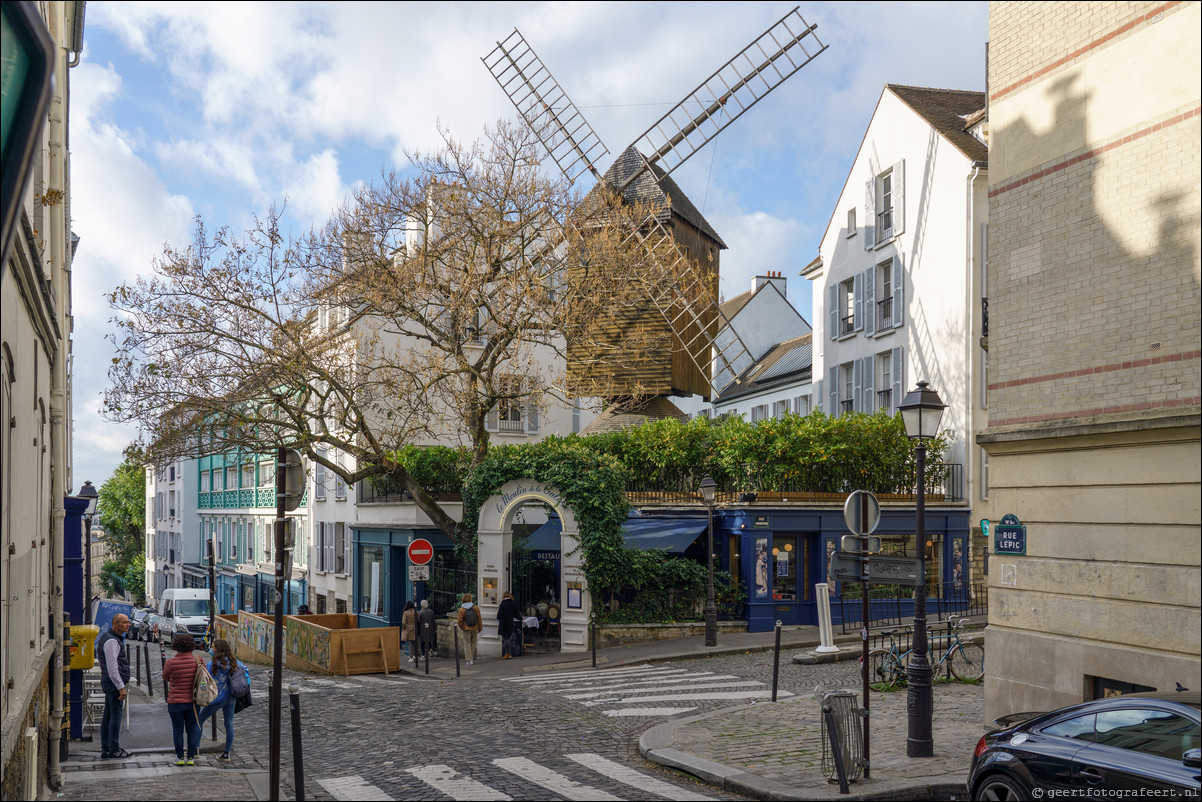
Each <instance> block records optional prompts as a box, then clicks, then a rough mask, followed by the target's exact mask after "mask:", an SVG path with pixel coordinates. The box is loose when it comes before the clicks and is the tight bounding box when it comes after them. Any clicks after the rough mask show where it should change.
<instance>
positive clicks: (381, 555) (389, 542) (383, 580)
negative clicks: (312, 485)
mask: <svg viewBox="0 0 1202 802" xmlns="http://www.w3.org/2000/svg"><path fill="white" fill-rule="evenodd" d="M351 538H352V544H353V548H354V555H355V558H354V566H353V574H352V576H353V577H354V593H353V604H354V610H353V612H355V613H357V614H358V615H359V626H360V627H399V626H400V625H401V613H402V612H404V609H405V602H406V601H409V600H412V601H419V600H421V599H425V598H427V597H428V596H429V593H430V588H429V587H428V586H429V583H428V582H426V581H423V580H416V581H414V580H410V579H409V567H410V565H411V563H410V562H409V557H408V549H409V544H410V543H412V542H413V541H414V540H416V539H418V538H424V539H425V540H428V541H430V543H431V544H432V545H433V546H434V559H433V560H432V561H431V564H433V565H435V566H437V565H440V564H443V563H444V562H446V561H448V560H449V559H450V558H451V555H452V545H451V539H450V538H449V537H447V536H446V535H445V534H443V533H442V532H441V531H439V530H437V529H405V528H401V527H393V526H372V525H363V524H356V525H354V526H352V527H351Z"/></svg>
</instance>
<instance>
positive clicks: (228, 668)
mask: <svg viewBox="0 0 1202 802" xmlns="http://www.w3.org/2000/svg"><path fill="white" fill-rule="evenodd" d="M212 654H213V659H212V660H210V661H209V665H208V668H209V673H210V674H212V675H213V679H215V680H217V698H216V699H214V700H213V702H212V704H210V705H209V706H208V707H206V708H204V709H203V710H201V711H200V723H201V725H203V724H204V723H205V721H207V720H208V718H209V716H213V715H216V714H217V711H218V710H220V711H221V714H222V719H223V721H224V723H225V751H224V752H222V753H221V759H222V760H229V759H230V751H231V750H232V749H233V748H234V712H235V710H234V708H235V706H236V705H237V703H238V699H239V698H240V697H242V696H244V695H246V694H248V693H250V670H249V669H248V668H247V667H246V666H245V665H244V664H242V663H239V662H238V661H237V660H235V659H234V653H233V651H232V650H231V649H230V644H229V641H227V640H225V639H223V638H218V639H217V640H215V641H213V652H212Z"/></svg>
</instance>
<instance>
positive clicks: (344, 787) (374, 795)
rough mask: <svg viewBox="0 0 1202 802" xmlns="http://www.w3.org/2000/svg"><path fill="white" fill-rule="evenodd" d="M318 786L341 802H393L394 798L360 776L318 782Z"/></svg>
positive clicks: (332, 778) (333, 778)
mask: <svg viewBox="0 0 1202 802" xmlns="http://www.w3.org/2000/svg"><path fill="white" fill-rule="evenodd" d="M317 784H318V785H320V786H321V787H322V788H324V789H326V791H327V792H328V793H329V795H330V796H332V797H334V798H335V799H340V800H359V799H362V800H366V801H367V802H392V797H390V796H389V795H388V794H386V793H384V792H383V791H381V790H380V789H379V788H376V787H375V786H374V785H369V784H368V782H367V781H366V780H364V779H363V778H362V777H359V776H353V777H331V778H329V779H325V780H318V781H317Z"/></svg>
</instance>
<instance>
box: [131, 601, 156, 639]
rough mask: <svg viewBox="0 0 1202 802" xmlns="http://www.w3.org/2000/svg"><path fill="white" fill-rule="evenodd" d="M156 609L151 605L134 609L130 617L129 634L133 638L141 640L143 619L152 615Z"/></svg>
mask: <svg viewBox="0 0 1202 802" xmlns="http://www.w3.org/2000/svg"><path fill="white" fill-rule="evenodd" d="M152 612H154V610H153V609H152V608H150V607H145V608H143V609H141V610H134V612H133V614H132V615H131V616H130V617H129V635H130V638H131V639H133V640H141V639H142V636H141V632H142V620H143V619H145V618H146V616H148V615H150V614H151V613H152Z"/></svg>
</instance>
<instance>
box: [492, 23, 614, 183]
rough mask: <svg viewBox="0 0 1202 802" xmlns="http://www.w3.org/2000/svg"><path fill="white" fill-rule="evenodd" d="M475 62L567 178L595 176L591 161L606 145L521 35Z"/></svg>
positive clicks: (506, 41)
mask: <svg viewBox="0 0 1202 802" xmlns="http://www.w3.org/2000/svg"><path fill="white" fill-rule="evenodd" d="M480 60H481V61H483V62H484V66H486V67H488V71H489V72H491V73H492V76H493V78H495V79H496V81H497V83H498V84H500V86H501V89H502V90H503V91H504V92H505V94H506V96H508V98H509V101H510V102H511V103H513V105H514V107H515V108H516V109H517V110H518V114H520V115H522V119H523V120H525V121H526V125H528V126H530V129H531V130H532V131H534V133H535V135H536V136H537V137H538V138H539V141H541V142H542V143H543V147H545V148H546V149H547V153H549V154H550V156H551V158H552V159H554V160H555V163H556V164H557V165H559V169H560V170H562V171H563V173H564V175H566V176H567V177H568V180H569V181H571V182H573V183H575V181H576V179H577V178H579V177H580V176H581V174H583V173H584V171H585V170H588V171H589V172H591V173H592V174H593V176H594V177H595V178H598V179H600V177H601V174H600V173H599V172H597V168H596V166H595V164H596V161H597V160H598V159H600V158H602V157H603V156H605V155H606V154H607V153H609V149H608V148H606V147H605V145H604V144H603V143H602V142H601V138H600V137H598V136H597V133H596V132H595V131H593V127H592V126H591V125H589V123H588V120H586V119H585V118H584V115H583V114H581V113H580V110H579V109H577V108H576V104H575V103H573V102H572V99H571V98H570V97H568V93H567V92H565V91H564V90H563V88H562V87H561V86H560V85H559V82H558V81H556V80H555V76H553V75H551V72H550V70H548V69H547V67H546V66H545V65H544V64H543V62H542V59H540V58H539V57H538V54H537V53H535V52H534V49H533V48H531V47H530V45H529V44H527V43H526V39H525V38H524V37H523V36H522V34H521V33H519V32H518V31H517V30H516V29H514V32H513V33H511V34H510V35H509V37H508V38H506V39H505V41H503V42H497V46H496V47H495V48H493V50H492V52H491V53H489V54H488V55H487V56H484V57H483V58H481V59H480Z"/></svg>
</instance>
